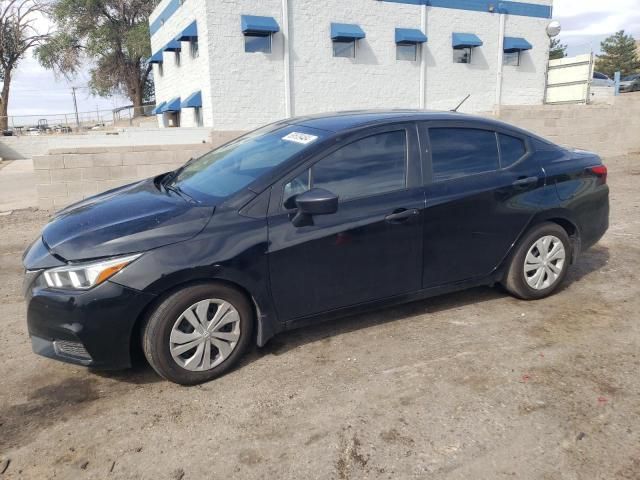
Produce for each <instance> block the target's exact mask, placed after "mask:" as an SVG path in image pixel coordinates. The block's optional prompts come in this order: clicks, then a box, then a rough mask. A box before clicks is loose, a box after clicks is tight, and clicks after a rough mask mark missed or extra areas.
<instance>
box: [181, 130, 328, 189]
mask: <svg viewBox="0 0 640 480" xmlns="http://www.w3.org/2000/svg"><path fill="white" fill-rule="evenodd" d="M327 133H328V132H326V131H324V130H317V129H314V128H308V127H303V126H300V125H285V126H282V125H280V126H273V125H268V126H266V127H263V128H261V129H258V130H256V131H254V132H251V133H249V134H247V135H245V136H243V137H240V138H238V139H237V140H235V141H233V142H231V143H228V144H226V145H223V146H222V147H220V148H217V149H216V150H213V151H211V152H209V153H207V154H205V155H203V156H202V157H200V158H198V159H196V160H193V161H191V162H189V163H187V164H186V165H185V166H184V167H182V168H181V169H180V170H178V174H177V175H176V176H175V178H174V179H173V180H172V181H171V185H174V186H176V187H178V188H180V189H181V190H182V191H184V192H185V193H187V194H188V195H190V196H192V197H194V198H196V199H204V200H208V201H219V200H220V199H223V198H226V197H228V196H230V195H232V194H234V193H236V192H238V191H240V190H241V189H243V188H244V187H246V186H247V185H249V184H250V183H251V182H253V181H254V180H256V179H257V178H258V177H260V176H262V175H264V174H265V173H268V172H269V171H271V170H272V169H273V168H275V167H277V166H278V165H280V164H282V163H284V162H286V161H287V160H289V159H290V158H292V157H293V156H294V155H296V154H298V153H300V152H301V151H303V150H305V149H306V148H309V147H310V146H311V145H313V144H315V143H317V142H318V141H320V140H322V138H324V137H326V135H327Z"/></svg>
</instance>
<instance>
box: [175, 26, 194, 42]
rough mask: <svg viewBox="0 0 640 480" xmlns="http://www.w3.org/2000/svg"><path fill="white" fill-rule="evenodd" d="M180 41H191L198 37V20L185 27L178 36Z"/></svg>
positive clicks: (177, 39) (177, 38)
mask: <svg viewBox="0 0 640 480" xmlns="http://www.w3.org/2000/svg"><path fill="white" fill-rule="evenodd" d="M175 39H176V41H178V42H190V41H192V40H197V39H198V22H193V23H191V24H189V26H188V27H187V28H185V29H184V30H183V31H182V32H181V33H180V35H178V36H177V37H176V38H175Z"/></svg>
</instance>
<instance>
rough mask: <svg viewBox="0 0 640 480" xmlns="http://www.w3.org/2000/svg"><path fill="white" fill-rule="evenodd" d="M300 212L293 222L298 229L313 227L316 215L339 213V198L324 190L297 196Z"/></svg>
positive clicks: (318, 189)
mask: <svg viewBox="0 0 640 480" xmlns="http://www.w3.org/2000/svg"><path fill="white" fill-rule="evenodd" d="M295 202H296V206H297V207H298V211H297V213H296V214H295V216H294V217H293V219H292V220H291V222H292V223H293V224H294V225H295V226H296V227H306V226H309V225H313V216H314V215H330V214H332V213H336V212H337V211H338V197H337V195H335V194H333V193H331V192H330V191H328V190H324V189H323V188H313V189H311V190H309V191H307V192H304V193H301V194H300V195H298V196H296V200H295Z"/></svg>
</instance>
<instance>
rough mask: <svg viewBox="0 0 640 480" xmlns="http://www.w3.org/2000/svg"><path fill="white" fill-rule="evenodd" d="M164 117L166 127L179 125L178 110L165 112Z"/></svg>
mask: <svg viewBox="0 0 640 480" xmlns="http://www.w3.org/2000/svg"><path fill="white" fill-rule="evenodd" d="M166 118H167V126H168V127H179V126H180V112H167V115H166Z"/></svg>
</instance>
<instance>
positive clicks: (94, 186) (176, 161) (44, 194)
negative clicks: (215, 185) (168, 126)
mask: <svg viewBox="0 0 640 480" xmlns="http://www.w3.org/2000/svg"><path fill="white" fill-rule="evenodd" d="M239 134H240V132H216V133H213V134H212V135H211V137H210V141H209V142H207V143H197V144H187V145H130V146H113V147H111V146H110V147H77V148H55V149H51V150H49V153H48V154H46V155H35V156H34V157H33V167H34V170H35V179H36V180H35V181H36V191H37V195H38V206H39V208H42V209H47V210H60V209H61V208H63V207H66V206H67V205H69V204H71V203H74V202H78V201H80V200H83V199H85V198H87V197H90V196H92V195H95V194H97V193H100V192H104V191H106V190H109V189H112V188H116V187H119V186H122V185H126V184H128V183H132V182H135V181H137V180H141V179H144V178H148V177H153V176H155V175H159V174H160V173H164V172H168V171H170V170H174V169H176V168H178V167H179V166H180V165H182V164H184V163H185V162H186V161H188V160H189V159H190V158H192V157H194V156H200V155H202V154H204V153H206V152H208V151H210V150H211V149H212V148H214V147H216V146H218V145H221V144H223V143H225V142H227V141H229V140H231V139H233V138H235V137H237V136H238V135H239Z"/></svg>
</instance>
